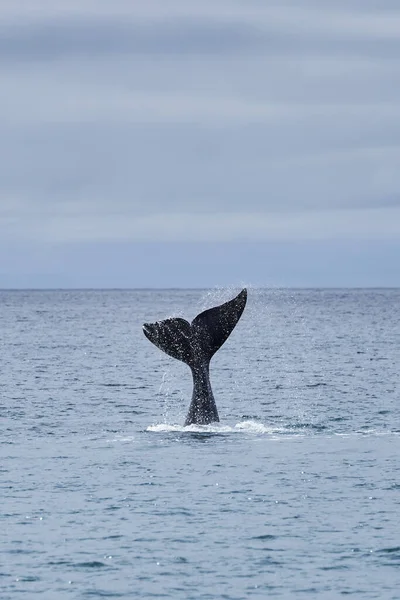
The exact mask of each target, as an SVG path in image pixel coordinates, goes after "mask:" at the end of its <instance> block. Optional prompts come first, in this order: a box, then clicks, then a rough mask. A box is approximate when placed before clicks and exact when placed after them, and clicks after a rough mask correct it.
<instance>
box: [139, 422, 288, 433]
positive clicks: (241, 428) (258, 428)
mask: <svg viewBox="0 0 400 600" xmlns="http://www.w3.org/2000/svg"><path fill="white" fill-rule="evenodd" d="M146 431H153V432H156V433H160V432H163V433H165V432H167V433H168V432H181V433H251V434H256V435H260V434H274V433H280V432H282V431H284V429H283V428H277V427H271V426H268V425H263V424H262V423H258V422H257V421H242V422H240V423H236V425H234V426H230V425H221V424H220V423H212V424H210V425H188V426H187V427H184V426H183V425H171V424H168V423H158V424H157V425H150V426H149V427H147V429H146Z"/></svg>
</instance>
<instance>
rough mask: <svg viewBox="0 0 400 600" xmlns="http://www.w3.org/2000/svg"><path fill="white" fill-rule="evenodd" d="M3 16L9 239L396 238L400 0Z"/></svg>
mask: <svg viewBox="0 0 400 600" xmlns="http://www.w3.org/2000/svg"><path fill="white" fill-rule="evenodd" d="M0 23H1V28H0V66H1V69H0V86H1V89H2V90H3V92H2V94H1V95H0V115H1V116H0V120H1V128H2V136H1V139H0V233H1V236H2V239H3V240H10V241H11V240H13V241H14V242H15V241H18V240H20V241H21V243H22V242H29V243H33V242H37V243H39V242H40V243H44V244H46V243H53V242H54V241H55V240H58V241H62V242H63V243H66V244H67V243H76V242H85V241H88V242H91V243H94V242H109V241H115V240H124V241H127V242H129V241H131V242H145V241H149V242H152V241H153V242H159V241H168V242H171V241H182V242H187V241H191V242H193V241H199V242H210V241H218V240H221V241H222V240H224V241H226V242H230V241H237V242H241V241H243V240H259V241H266V240H282V241H288V240H316V239H325V238H326V239H328V238H329V239H338V240H339V239H343V238H346V239H366V238H368V237H370V238H373V239H384V238H387V237H392V238H396V237H398V235H399V233H400V232H399V225H398V223H400V219H399V216H400V212H399V211H400V78H399V76H398V74H399V72H400V58H399V57H400V36H399V33H398V32H399V31H400V7H399V5H398V2H395V1H384V0H380V1H378V0H376V1H374V0H363V1H361V0H360V1H357V0H346V1H344V0H341V1H335V2H334V1H333V0H323V1H322V0H321V1H318V2H317V1H311V0H310V1H306V0H302V1H300V0H298V1H285V2H282V1H280V2H278V1H277V0H276V1H262V2H261V1H256V0H249V2H246V3H243V2H235V1H232V0H230V1H229V2H228V1H226V2H224V1H222V0H221V1H220V2H217V3H216V2H212V1H211V0H205V1H204V2H194V1H189V2H188V1H187V0H185V1H180V2H179V1H172V2H169V3H168V8H167V6H166V3H165V2H163V1H162V0H149V1H146V2H135V3H132V2H128V1H122V0H116V1H115V2H112V3H111V2H98V1H90V0H86V1H85V2H77V1H67V0H61V1H59V2H57V3H54V2H50V1H45V0H42V1H38V0H36V1H35V0H31V1H30V2H22V1H20V2H16V1H15V0H13V1H12V2H11V0H8V1H6V2H3V3H2V6H1V8H0Z"/></svg>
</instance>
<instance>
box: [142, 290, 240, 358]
mask: <svg viewBox="0 0 400 600" xmlns="http://www.w3.org/2000/svg"><path fill="white" fill-rule="evenodd" d="M246 301H247V290H246V288H245V289H243V290H242V291H241V292H240V294H238V295H237V296H236V297H235V298H233V299H232V300H229V301H228V302H225V303H224V304H221V305H220V306H215V307H214V308H209V309H208V310H205V311H204V312H202V313H200V314H199V315H197V317H196V318H195V319H194V320H193V321H192V323H191V324H190V323H188V322H187V321H185V319H180V318H173V319H166V320H164V321H157V322H156V323H145V324H144V325H143V333H144V334H145V336H146V337H147V339H148V340H150V342H152V343H153V344H155V345H156V346H157V347H158V348H160V350H163V351H164V352H166V353H167V354H169V355H170V356H172V357H173V358H177V359H178V360H181V361H183V362H184V363H186V364H188V365H189V366H190V367H194V366H195V365H196V364H198V363H199V362H200V363H209V362H210V360H211V358H212V356H213V355H214V354H215V353H216V352H217V350H218V349H219V348H221V346H222V345H223V344H224V343H225V342H226V340H227V339H228V337H229V336H230V334H231V333H232V331H233V329H234V328H235V325H236V324H237V322H238V321H239V319H240V317H241V315H242V313H243V310H244V307H245V306H246Z"/></svg>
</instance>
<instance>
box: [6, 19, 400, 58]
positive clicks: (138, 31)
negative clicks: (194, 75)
mask: <svg viewBox="0 0 400 600" xmlns="http://www.w3.org/2000/svg"><path fill="white" fill-rule="evenodd" d="M248 10H249V13H250V17H251V18H247V19H246V18H245V19H243V18H241V17H242V16H243V15H244V16H246V13H245V12H243V15H241V14H240V12H239V13H238V14H237V15H236V17H235V11H232V15H231V16H230V15H229V14H227V15H226V16H225V18H223V19H222V18H221V17H220V16H219V15H217V16H213V15H212V10H210V15H209V16H201V17H197V18H191V17H175V18H164V19H156V18H153V19H149V18H147V19H146V18H116V17H114V18H107V19H106V18H100V17H98V16H96V14H95V13H94V14H93V15H92V16H91V17H88V16H87V15H86V16H83V17H81V18H80V19H79V18H71V17H68V16H67V17H65V16H64V17H63V18H60V19H55V18H53V19H46V18H43V19H42V20H39V21H25V22H24V21H22V22H21V23H18V22H17V23H15V22H14V21H10V22H9V23H8V24H7V22H5V23H4V22H3V26H2V28H1V34H0V60H1V61H2V62H21V61H27V62H32V61H48V60H50V61H53V60H57V59H62V58H73V57H80V56H86V57H87V56H92V57H96V56H99V57H101V56H107V55H112V54H117V55H126V54H128V55H155V56H158V55H160V56H164V55H197V54H200V55H205V56H212V55H217V56H218V55H223V56H238V55H249V54H250V55H257V54H260V53H262V54H268V55H269V56H277V55H278V56H280V55H281V56H288V55H293V54H299V53H300V54H303V55H307V54H316V53H318V54H319V55H325V56H329V55H333V54H334V55H341V56H343V55H354V56H369V57H392V56H393V55H394V54H395V53H396V52H397V53H398V52H399V49H400V39H399V37H398V36H397V35H395V26H394V25H391V24H390V20H389V19H385V20H383V21H382V18H381V21H377V22H376V24H374V20H373V15H369V16H368V18H365V16H364V17H363V18H362V19H361V20H360V19H359V18H357V17H356V18H354V15H352V13H351V12H347V13H346V12H342V13H340V14H339V15H336V14H335V13H332V17H330V15H329V13H328V14H327V15H324V13H323V12H321V10H320V11H311V10H310V9H309V8H308V9H307V10H305V9H304V8H296V9H292V12H293V11H294V15H293V16H291V12H290V10H286V11H285V10H284V9H280V10H277V9H271V10H270V11H268V10H266V11H260V12H259V13H258V12H257V11H256V12H254V11H253V12H252V11H251V9H248ZM394 18H395V22H399V23H400V16H399V14H398V13H395V15H394ZM330 19H331V20H330Z"/></svg>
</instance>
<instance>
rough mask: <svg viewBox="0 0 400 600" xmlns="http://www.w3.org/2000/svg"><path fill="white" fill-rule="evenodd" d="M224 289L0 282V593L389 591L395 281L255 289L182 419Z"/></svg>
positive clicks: (394, 485)
mask: <svg viewBox="0 0 400 600" xmlns="http://www.w3.org/2000/svg"><path fill="white" fill-rule="evenodd" d="M235 292H236V290H224V291H221V292H213V293H210V294H207V293H206V292H202V291H169V290H168V291H76V292H75V291H62V292H50V291H49V292H38V291H36V292H30V291H18V292H6V291H3V292H0V331H1V337H0V344H1V374H2V376H1V379H0V410H1V439H0V482H1V490H0V494H1V514H0V527H1V528H0V541H1V543H0V598H1V599H2V600H15V599H19V598H26V599H29V600H30V599H35V598H39V597H40V598H41V599H49V600H53V599H64V598H65V599H80V598H82V599H84V598H143V599H148V598H163V597H164V598H178V599H185V600H186V599H217V598H218V599H219V598H226V599H241V598H269V597H280V598H315V597H323V598H340V597H342V596H347V595H353V596H354V597H355V598H384V599H386V598H387V599H389V598H392V599H394V598H396V599H398V598H400V592H399V590H400V526H399V519H400V460H399V455H400V385H399V384H400V377H399V366H400V310H399V308H400V290H369V291H368V290H354V291H349V290H331V291H328V290H309V291H279V290H269V291H263V292H261V291H257V290H250V291H249V301H248V306H247V308H246V310H245V313H244V315H243V317H242V319H241V321H240V322H239V324H238V326H237V328H236V329H235V330H234V332H233V334H232V335H231V337H230V338H229V340H228V341H227V342H226V344H225V345H224V346H223V348H222V349H221V350H220V351H219V352H218V353H217V354H216V356H215V358H214V359H213V363H212V370H211V376H212V382H213V389H214V395H215V398H216V400H217V405H218V409H219V413H220V417H221V423H220V424H219V425H213V426H210V427H193V426H192V427H190V428H187V429H185V428H183V427H182V423H183V420H184V418H185V414H186V410H187V408H188V405H189V400H190V395H191V380H190V372H189V369H188V368H187V367H186V366H185V365H183V364H182V363H179V362H178V361H175V360H174V359H172V358H170V357H168V356H167V355H163V354H162V353H161V352H160V351H159V350H157V348H155V347H154V346H153V345H152V344H150V343H149V342H148V340H146V338H145V337H144V335H143V334H142V331H141V325H142V323H143V322H145V321H153V320H156V319H160V318H164V317H167V316H171V315H172V314H175V315H184V316H186V317H187V318H189V319H190V318H193V317H194V316H195V315H196V314H197V313H198V312H200V310H202V309H204V308H205V307H208V306H212V305H215V304H218V303H219V302H220V301H224V300H227V299H228V298H230V297H232V296H233V295H234V293H235Z"/></svg>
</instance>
